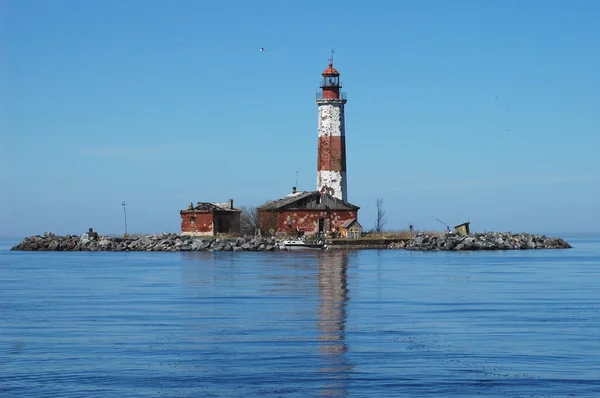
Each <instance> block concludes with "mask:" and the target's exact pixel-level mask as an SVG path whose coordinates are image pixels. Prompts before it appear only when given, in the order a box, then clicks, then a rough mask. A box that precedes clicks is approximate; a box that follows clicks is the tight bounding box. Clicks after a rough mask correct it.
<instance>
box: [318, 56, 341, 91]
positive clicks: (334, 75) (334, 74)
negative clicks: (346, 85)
mask: <svg viewBox="0 0 600 398" xmlns="http://www.w3.org/2000/svg"><path fill="white" fill-rule="evenodd" d="M321 75H322V76H323V79H322V80H321V89H322V96H321V98H323V99H339V98H340V87H342V85H341V83H340V72H338V71H337V69H335V68H334V67H333V62H329V67H328V68H327V69H325V70H324V71H323V73H322V74H321Z"/></svg>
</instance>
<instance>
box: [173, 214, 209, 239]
mask: <svg viewBox="0 0 600 398" xmlns="http://www.w3.org/2000/svg"><path fill="white" fill-rule="evenodd" d="M192 217H196V222H195V223H192ZM181 233H182V234H184V233H187V234H191V235H212V234H213V215H212V213H210V212H189V213H188V212H185V213H181Z"/></svg>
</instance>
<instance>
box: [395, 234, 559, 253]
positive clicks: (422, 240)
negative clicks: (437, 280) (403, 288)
mask: <svg viewBox="0 0 600 398" xmlns="http://www.w3.org/2000/svg"><path fill="white" fill-rule="evenodd" d="M389 248H390V249H406V250H419V251H435V250H451V251H464V250H524V249H568V248H571V245H570V244H568V243H567V242H566V241H564V240H563V239H561V238H551V237H547V236H545V235H531V234H526V233H521V234H512V233H499V232H487V233H484V234H471V235H466V236H461V235H458V234H454V233H448V234H444V235H440V236H429V235H424V234H419V235H417V236H416V237H415V238H414V239H411V240H409V241H408V242H406V243H404V242H401V243H394V244H391V245H390V246H389Z"/></svg>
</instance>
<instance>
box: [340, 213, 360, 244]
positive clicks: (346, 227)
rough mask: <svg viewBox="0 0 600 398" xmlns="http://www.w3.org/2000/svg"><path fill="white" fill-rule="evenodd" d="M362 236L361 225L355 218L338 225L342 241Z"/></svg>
mask: <svg viewBox="0 0 600 398" xmlns="http://www.w3.org/2000/svg"><path fill="white" fill-rule="evenodd" d="M361 235H362V225H360V223H359V222H358V220H357V219H356V218H351V219H349V220H346V222H344V223H343V224H342V225H340V237H342V238H344V239H358V238H360V237H361Z"/></svg>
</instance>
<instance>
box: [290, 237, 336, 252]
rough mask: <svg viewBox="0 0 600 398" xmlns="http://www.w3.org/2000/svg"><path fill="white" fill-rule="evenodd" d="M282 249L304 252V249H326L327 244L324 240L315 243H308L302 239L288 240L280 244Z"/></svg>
mask: <svg viewBox="0 0 600 398" xmlns="http://www.w3.org/2000/svg"><path fill="white" fill-rule="evenodd" d="M279 245H280V246H281V247H283V248H286V249H288V250H303V249H324V248H325V242H323V241H322V240H320V241H315V242H307V241H305V240H302V239H297V238H296V239H295V238H291V239H286V240H284V241H282V242H281V243H280V244H279Z"/></svg>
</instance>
